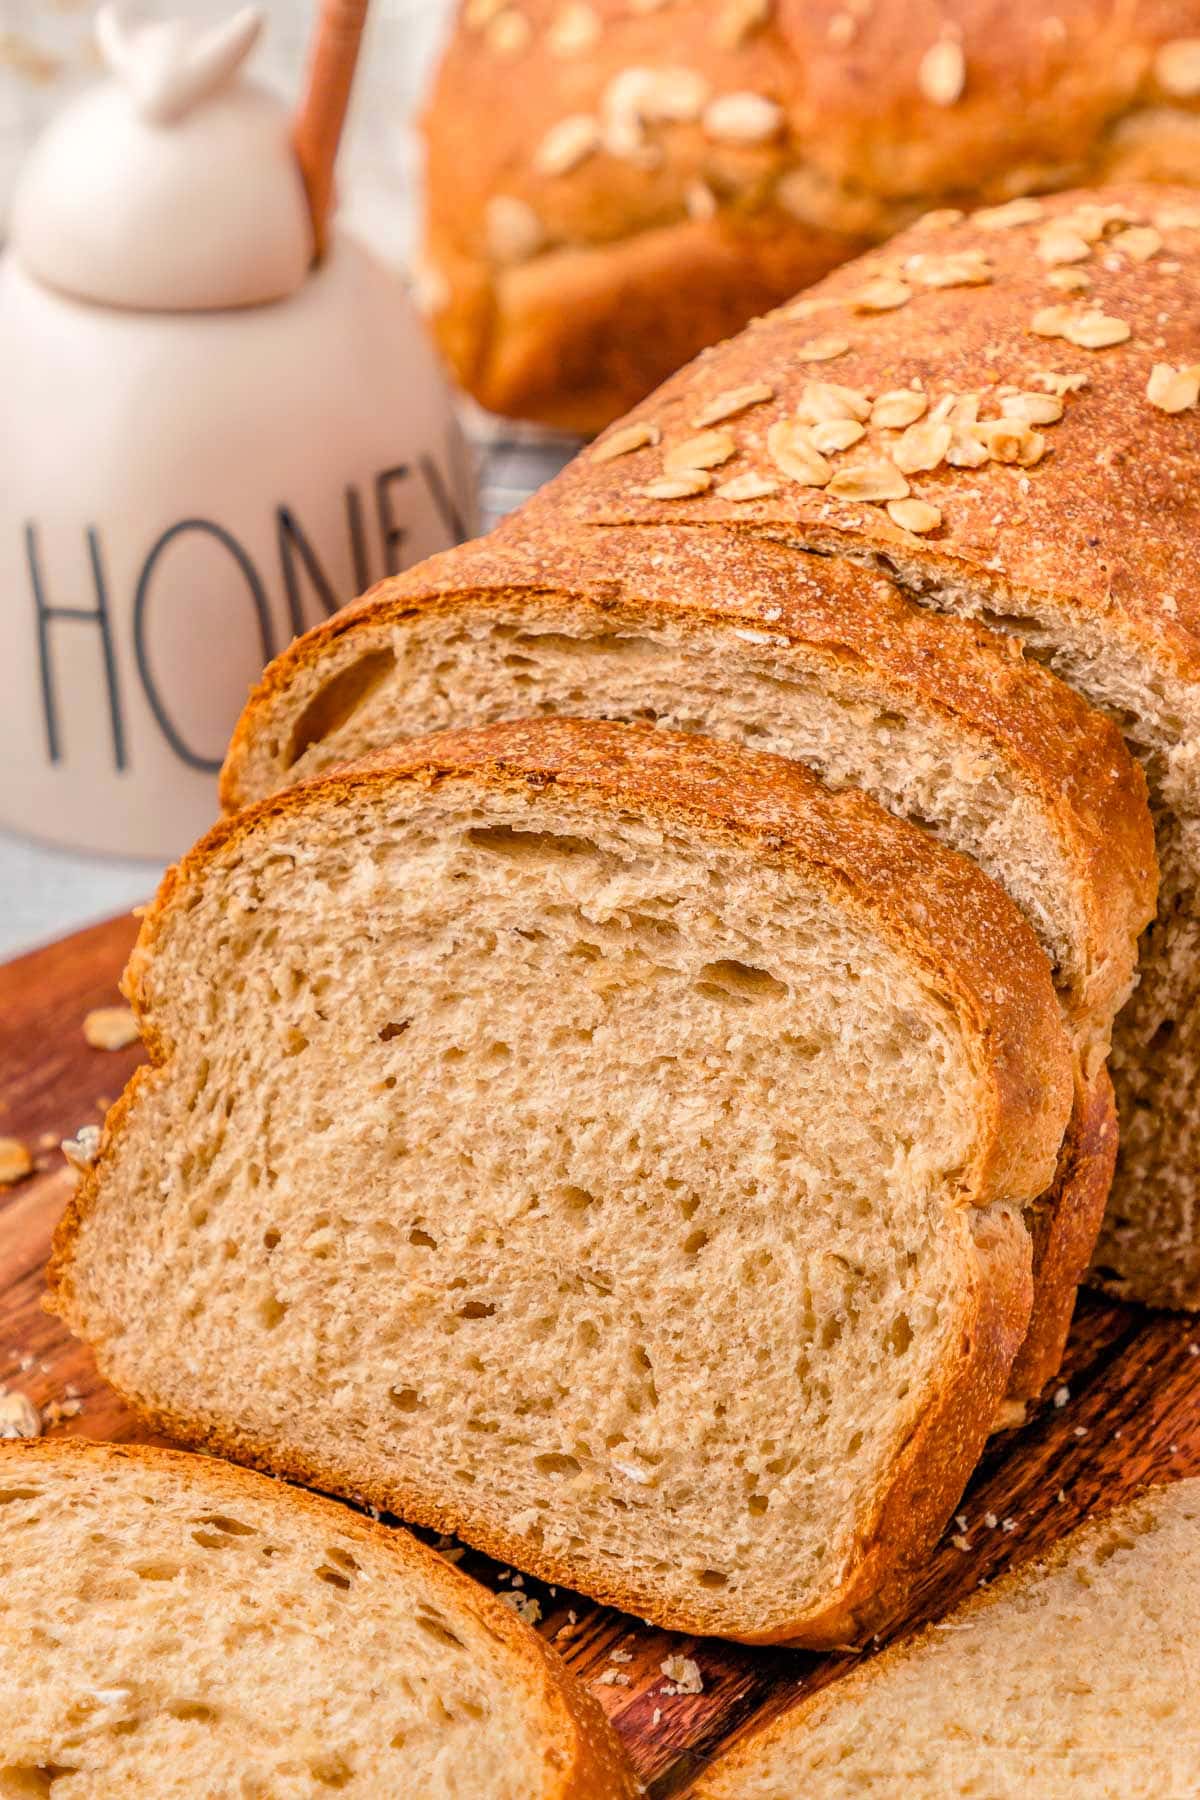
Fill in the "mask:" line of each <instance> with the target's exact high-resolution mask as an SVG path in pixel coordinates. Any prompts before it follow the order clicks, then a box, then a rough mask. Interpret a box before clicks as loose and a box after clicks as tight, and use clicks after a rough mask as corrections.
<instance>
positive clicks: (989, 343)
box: [545, 187, 1200, 1306]
mask: <svg viewBox="0 0 1200 1800" xmlns="http://www.w3.org/2000/svg"><path fill="white" fill-rule="evenodd" d="M881 294H886V296H887V297H888V298H889V299H890V301H892V302H895V304H894V305H892V307H891V309H890V310H888V311H884V312H878V311H873V310H864V302H865V301H866V300H869V301H870V303H871V305H872V306H873V305H874V304H875V302H876V301H877V300H878V299H879V298H880V297H881ZM1198 295H1200V195H1197V194H1196V193H1195V192H1194V191H1192V190H1186V189H1161V190H1158V189H1155V188H1149V187H1131V188H1124V189H1117V190H1110V191H1107V192H1105V193H1101V194H1098V195H1086V194H1073V195H1061V196H1058V197H1056V198H1054V199H1052V200H1046V201H1041V202H1034V201H1028V202H1021V203H1020V204H1019V205H1017V206H1015V207H1010V208H1006V209H1002V210H1001V211H1000V212H999V213H994V212H993V213H990V214H975V215H974V216H973V217H972V218H970V219H965V220H957V221H955V220H949V221H947V220H933V221H928V222H926V223H925V224H924V225H923V226H919V227H916V228H914V230H913V231H912V232H909V233H906V234H902V235H901V236H900V237H899V238H897V239H895V240H893V241H892V243H891V244H889V245H888V246H887V247H886V248H885V249H883V250H881V251H878V252H875V253H872V255H870V256H868V257H865V258H863V259H861V260H860V261H859V262H858V263H856V264H854V265H852V266H851V267H849V268H846V269H841V270H838V271H837V272H836V273H835V274H833V275H831V276H829V277H828V278H827V279H826V280H825V281H824V282H822V283H821V284H820V285H819V286H818V287H817V288H815V289H814V290H813V291H812V292H811V294H810V295H808V296H806V297H804V298H803V299H802V300H801V301H799V302H797V303H795V304H794V305H792V306H790V307H786V308H784V309H783V311H782V312H780V313H777V314H775V315H773V316H772V317H770V318H768V319H765V320H761V321H760V322H759V323H758V324H757V325H755V326H754V327H753V328H752V329H751V330H749V331H748V332H746V333H744V334H743V335H742V336H741V337H740V338H736V339H734V340H733V341H732V342H730V343H729V344H726V345H724V346H723V347H722V348H721V349H720V350H719V351H716V352H714V353H712V354H711V355H710V356H708V357H706V358H703V359H701V360H700V361H699V362H697V364H696V365H695V367H694V368H692V369H688V370H685V371H683V372H682V373H681V374H680V375H678V376H676V377H675V378H674V379H673V380H672V381H670V382H668V383H667V384H666V385H665V386H664V387H663V388H662V389H661V390H660V391H659V392H658V393H657V394H656V395H655V396H654V397H653V399H652V400H651V401H649V402H647V403H646V405H645V406H644V407H642V408H641V409H639V411H638V412H637V413H635V414H634V415H633V417H632V418H631V419H630V420H629V421H628V422H627V423H626V424H625V425H624V426H622V427H619V428H617V430H616V431H614V432H613V433H612V434H611V435H610V436H609V437H607V438H606V439H604V440H602V442H601V443H600V444H599V445H598V446H597V447H596V448H595V449H594V450H592V451H591V452H590V454H587V455H585V456H583V457H581V458H579V459H578V460H577V461H576V462H575V463H573V464H572V465H571V466H570V467H569V468H568V469H567V470H566V471H565V472H564V474H563V475H562V476H561V477H559V479H558V481H557V483H555V484H554V485H553V486H552V487H551V488H550V489H549V490H547V494H546V502H545V503H547V504H553V505H554V507H555V510H556V515H557V517H558V520H559V522H560V524H561V526H562V528H563V530H564V531H575V530H578V528H579V526H580V525H582V524H583V523H585V522H586V523H589V524H593V525H604V526H606V527H609V526H612V525H631V524H638V525H649V524H680V525H683V524H687V525H688V526H689V527H690V529H691V530H693V531H696V532H699V533H702V534H704V537H705V539H707V537H708V536H710V535H716V534H717V533H718V532H719V533H722V534H723V533H725V532H728V531H730V530H733V531H736V532H737V533H738V534H739V535H740V534H745V533H749V534H753V535H762V536H766V537H770V538H772V539H774V540H775V541H777V542H782V543H785V544H787V545H789V546H790V547H792V548H793V549H795V550H797V551H808V552H813V551H817V552H820V553H823V554H825V555H831V556H838V557H846V558H849V559H852V560H855V561H858V562H861V563H863V564H866V565H868V566H871V567H883V568H885V569H887V570H889V571H890V572H891V573H892V575H893V577H894V579H895V580H896V581H897V582H898V584H899V585H900V586H901V587H902V588H903V589H904V590H905V591H906V592H907V593H909V594H911V595H913V596H914V597H915V598H916V599H917V600H919V601H920V602H921V604H923V605H925V606H928V607H932V608H934V609H936V610H938V611H940V612H949V613H961V614H965V615H967V616H970V617H974V618H976V619H979V620H982V621H984V622H986V623H988V624H990V625H991V626H993V627H994V628H995V629H996V630H998V631H1001V632H1004V633H1007V634H1011V635H1014V636H1016V637H1017V638H1019V639H1021V640H1022V641H1023V642H1024V643H1025V644H1026V645H1027V646H1028V648H1029V650H1030V652H1031V653H1032V654H1033V655H1035V656H1037V657H1038V658H1039V659H1041V660H1043V661H1046V662H1048V663H1049V664H1050V665H1051V667H1052V668H1053V669H1054V670H1055V671H1056V672H1057V673H1058V674H1059V675H1060V676H1062V677H1063V679H1064V680H1066V681H1068V682H1069V683H1070V684H1071V685H1072V686H1074V687H1075V688H1076V689H1077V690H1078V691H1079V692H1080V693H1081V694H1082V695H1083V696H1084V697H1085V698H1086V699H1088V700H1090V701H1091V702H1092V703H1093V704H1094V705H1095V706H1096V707H1098V708H1099V709H1100V710H1101V711H1104V712H1106V713H1108V714H1109V716H1110V717H1112V718H1114V719H1115V720H1116V721H1117V722H1118V723H1119V724H1120V725H1121V726H1122V728H1123V730H1124V732H1125V735H1126V738H1127V740H1128V742H1129V744H1130V746H1131V748H1132V749H1133V750H1134V752H1135V754H1137V755H1138V756H1139V757H1140V759H1141V760H1142V763H1143V766H1144V768H1145V771H1146V775H1147V778H1148V782H1149V789H1150V798H1151V806H1152V809H1153V811H1154V813H1155V817H1156V822H1157V830H1158V853H1159V861H1160V865H1161V873H1162V887H1161V893H1160V899H1159V911H1158V918H1157V921H1156V923H1155V924H1154V925H1152V926H1151V928H1150V931H1149V932H1148V934H1147V936H1146V938H1145V940H1144V943H1143V950H1142V958H1141V973H1140V977H1139V981H1138V985H1137V988H1136V990H1135V992H1134V995H1133V998H1132V1000H1131V1001H1130V1003H1129V1005H1128V1006H1127V1007H1126V1009H1125V1011H1124V1013H1123V1015H1122V1017H1121V1019H1120V1021H1119V1023H1118V1027H1117V1031H1116V1034H1115V1038H1114V1051H1113V1075H1114V1082H1115V1085H1116V1089H1117V1100H1118V1110H1119V1112H1120V1118H1121V1140H1122V1141H1121V1151H1120V1157H1119V1161H1118V1166H1117V1173H1116V1179H1115V1186H1114V1192H1113V1197H1112V1200H1111V1201H1110V1204H1109V1210H1108V1215H1107V1218H1106V1222H1105V1225H1104V1229H1103V1231H1102V1234H1101V1240H1100V1244H1099V1246H1098V1249H1097V1260H1096V1273H1097V1276H1098V1278H1099V1279H1100V1280H1101V1281H1102V1282H1103V1283H1104V1284H1105V1285H1106V1286H1108V1287H1109V1288H1111V1289H1112V1291H1114V1292H1116V1293H1118V1294H1121V1295H1123V1296H1127V1297H1130V1298H1137V1299H1141V1300H1146V1301H1149V1302H1151V1303H1156V1304H1164V1305H1171V1306H1197V1305H1200V1210H1198V1192H1197V1185H1196V1173H1195V1172H1196V1168H1197V1166H1200V1081H1198V1079H1197V1070H1198V1067H1200V1003H1198V1002H1200V896H1198V894H1197V878H1198V873H1200V576H1198V574H1197V564H1196V558H1195V539H1196V526H1197V518H1198V508H1197V487H1196V469H1197V467H1200V409H1198V408H1197V405H1196V395H1197V389H1198V387H1200V365H1197V363H1196V361H1195V356H1196V345H1197V341H1198V337H1200V299H1198ZM814 341H816V342H820V343H822V344H823V345H824V346H825V347H826V348H828V347H829V346H830V345H831V344H832V346H833V347H835V348H837V350H838V352H839V354H838V355H837V357H836V358H835V359H834V360H832V361H831V362H827V363H824V364H821V365H820V366H818V367H816V368H814V367H813V366H811V364H810V363H808V362H807V361H806V360H805V359H806V358H807V357H808V355H809V354H810V353H811V346H812V344H813V342H814ZM843 345H844V346H845V348H844V349H843V348H842V346H843ZM913 383H916V384H917V387H916V388H913V387H912V386H911V384H913ZM904 389H910V391H912V392H913V393H914V394H917V395H918V403H919V404H922V405H923V407H924V410H923V412H922V413H921V416H920V417H919V418H918V419H916V420H915V421H914V422H913V423H912V424H911V425H909V426H907V427H904V428H902V429H898V428H895V427H892V426H889V425H887V424H886V423H885V421H886V420H888V419H891V418H894V417H895V416H896V415H895V414H894V413H893V412H892V411H891V406H892V404H893V402H892V399H891V396H893V395H895V394H896V393H897V392H899V391H901V390H904ZM747 390H749V392H747ZM767 395H769V396H770V398H769V399H768V398H766V396H767ZM884 395H886V396H888V400H887V404H886V406H881V407H879V411H878V412H877V411H876V406H877V403H878V402H879V401H880V399H881V397H882V396H884ZM750 396H762V398H751V397H750ZM743 401H744V402H745V404H742V402H743ZM734 405H737V406H738V407H739V410H738V411H736V413H734V412H731V411H729V410H728V409H729V408H731V407H732V406H734ZM720 414H724V415H725V416H724V417H722V418H720V419H719V421H718V420H717V418H716V415H720ZM814 414H818V415H819V416H820V423H819V424H817V425H812V424H811V423H810V422H809V421H810V420H811V418H812V415H814ZM831 415H832V423H833V424H834V425H835V426H836V425H838V424H840V425H841V426H842V427H843V428H844V429H845V428H846V427H848V426H851V425H855V424H862V425H863V426H864V428H865V429H864V435H863V437H862V438H860V439H856V440H855V441H854V442H853V443H852V444H850V445H849V446H848V447H847V448H846V449H845V450H843V451H840V452H839V451H834V450H833V449H832V448H831V439H830V437H829V436H828V435H824V434H823V433H822V426H827V425H828V424H829V423H830V422H831V417H830V416H831ZM698 419H703V420H706V421H712V422H711V423H708V424H706V425H705V426H704V427H703V429H704V431H705V432H707V433H711V434H712V435H711V436H708V437H706V439H705V442H704V443H703V444H702V445H700V446H699V447H698V448H696V449H692V448H691V445H692V444H693V443H694V441H695V439H696V437H697V436H698V435H699V431H698V429H697V426H696V421H697V420H698ZM846 436H847V437H848V436H849V432H848V431H846ZM637 444H641V445H642V447H641V448H634V447H633V446H634V445H637ZM821 444H824V445H825V446H826V449H825V450H822V449H821V448H820V445H821ZM681 447H683V448H681ZM622 451H623V452H624V453H623V454H618V452H622ZM689 458H691V459H693V460H695V461H697V462H699V461H704V462H706V463H709V464H712V465H713V466H712V467H709V468H703V469H702V468H699V467H695V468H693V469H691V470H690V471H689V470H687V468H686V465H687V463H688V460H689ZM714 459H719V460H717V461H714Z"/></svg>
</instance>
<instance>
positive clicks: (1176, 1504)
mask: <svg viewBox="0 0 1200 1800" xmlns="http://www.w3.org/2000/svg"><path fill="white" fill-rule="evenodd" d="M1198 1592H1200V1481H1197V1480H1192V1481H1179V1482H1176V1483H1174V1484H1173V1485H1172V1486H1169V1487H1159V1488H1152V1489H1151V1490H1150V1491H1149V1492H1147V1493H1144V1494H1143V1495H1141V1496H1140V1497H1139V1498H1138V1499H1136V1500H1133V1501H1130V1502H1128V1503H1127V1504H1126V1505H1124V1506H1121V1507H1118V1508H1117V1509H1116V1510H1115V1511H1113V1512H1110V1513H1107V1514H1105V1515H1103V1516H1101V1517H1099V1518H1096V1519H1092V1520H1090V1521H1089V1522H1088V1523H1087V1524H1086V1525H1083V1526H1081V1527H1080V1528H1079V1529H1078V1530H1077V1531H1074V1532H1072V1533H1071V1534H1070V1536H1069V1537H1066V1538H1064V1539H1063V1540H1062V1542H1061V1543H1059V1544H1057V1545H1056V1546H1055V1548H1054V1549H1053V1550H1052V1551H1051V1552H1050V1554H1049V1556H1047V1557H1046V1558H1045V1559H1044V1560H1043V1561H1041V1562H1037V1563H1031V1564H1027V1565H1026V1566H1025V1567H1023V1568H1021V1569H1018V1570H1017V1571H1016V1572H1015V1573H1013V1574H1010V1575H1006V1576H1004V1577H1003V1578H1002V1579H1001V1580H999V1581H997V1582H996V1583H995V1584H994V1586H992V1587H990V1588H988V1589H987V1590H986V1591H985V1592H983V1593H980V1594H977V1595H975V1596H974V1597H973V1598H972V1599H970V1600H968V1601H967V1603H966V1604H965V1605H964V1606H960V1607H959V1608H958V1610H957V1611H956V1612H953V1613H952V1614H951V1615H950V1617H949V1618H948V1619H944V1620H943V1621H942V1622H941V1623H940V1624H937V1625H933V1626H930V1627H929V1628H928V1629H926V1630H925V1631H922V1632H920V1633H918V1635H917V1636H916V1637H914V1638H911V1639H909V1640H908V1641H907V1642H905V1643H901V1644H898V1645H896V1646H895V1647H894V1648H893V1649H890V1650H886V1651H884V1653H883V1654H882V1655H881V1656H876V1657H873V1658H871V1659H870V1660H869V1661H867V1662H864V1663H862V1664H860V1665H859V1666H858V1667H857V1668H856V1669H854V1670H853V1671H852V1672H851V1673H850V1674H848V1675H846V1676H844V1677H843V1678H842V1679H841V1680H839V1681H836V1682H834V1683H833V1684H832V1686H830V1687H826V1688H822V1689H821V1691H820V1692H819V1693H817V1694H814V1695H813V1696H812V1698H811V1699H809V1700H805V1701H802V1702H801V1704H800V1705H799V1706H796V1707H793V1708H792V1710H791V1711H790V1712H787V1713H785V1714H784V1715H783V1716H782V1718H780V1719H778V1720H776V1721H775V1722H774V1723H773V1724H772V1725H769V1726H767V1727H766V1728H765V1729H764V1730H761V1731H758V1732H756V1733H754V1734H752V1735H751V1736H750V1737H748V1738H747V1739H746V1740H745V1742H744V1743H742V1744H739V1745H738V1746H737V1747H736V1748H734V1749H733V1750H731V1751H729V1752H728V1754H727V1755H725V1756H723V1757H721V1758H720V1759H719V1760H718V1761H717V1762H716V1763H715V1764H714V1765H713V1767H712V1768H711V1769H710V1770H709V1771H708V1772H707V1774H705V1775H702V1776H701V1777H700V1780H699V1782H698V1784H697V1785H696V1786H695V1787H694V1788H691V1789H689V1793H691V1794H692V1795H694V1796H695V1800H795V1797H796V1796H798V1795H801V1794H803V1795H805V1796H811V1800H842V1797H843V1796H848V1795H852V1794H853V1795H859V1794H866V1795H876V1796H879V1800H884V1797H885V1796H891V1795H894V1796H896V1797H897V1800H899V1797H900V1796H904V1800H909V1797H910V1796H912V1797H914V1800H922V1797H924V1800H942V1796H944V1795H947V1794H980V1795H987V1796H988V1800H1029V1796H1030V1795H1033V1794H1037V1795H1044V1796H1047V1797H1048V1800H1161V1797H1163V1796H1166V1795H1183V1794H1191V1793H1194V1792H1195V1787H1196V1769H1197V1766H1200V1725H1198V1724H1197V1719H1196V1652H1195V1643H1196V1625H1197V1621H1196V1596H1197V1593H1198Z"/></svg>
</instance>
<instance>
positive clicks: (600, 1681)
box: [596, 1669, 629, 1687]
mask: <svg viewBox="0 0 1200 1800" xmlns="http://www.w3.org/2000/svg"><path fill="white" fill-rule="evenodd" d="M596 1686H597V1687H628V1686H629V1677H628V1675H626V1674H624V1673H623V1672H622V1671H621V1670H620V1669H605V1670H604V1673H603V1674H602V1675H597V1677H596Z"/></svg>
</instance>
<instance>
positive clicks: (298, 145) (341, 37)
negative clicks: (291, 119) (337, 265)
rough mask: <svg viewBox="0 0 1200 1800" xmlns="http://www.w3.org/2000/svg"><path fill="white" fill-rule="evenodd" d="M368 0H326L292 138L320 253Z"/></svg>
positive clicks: (311, 51) (324, 242) (310, 56)
mask: <svg viewBox="0 0 1200 1800" xmlns="http://www.w3.org/2000/svg"><path fill="white" fill-rule="evenodd" d="M367 3H368V0H322V4H321V9H320V12H319V13H318V15H317V23H316V29H315V30H314V32H313V38H312V46H311V48H310V50H309V56H308V66H307V69H306V70H305V78H304V91H303V93H302V95H301V98H300V104H299V106H298V107H297V109H296V122H295V125H294V127H293V131H292V143H293V145H294V147H295V151H296V157H297V160H298V161H299V164H300V173H301V176H302V178H303V181H304V188H305V192H306V193H307V195H308V205H309V211H310V213H311V215H312V224H313V242H314V246H315V256H316V259H317V260H318V261H319V260H320V258H321V257H322V256H323V255H324V252H325V245H326V224H327V221H328V216H329V208H330V203H331V201H332V199H333V166H334V162H335V161H336V158H337V152H338V144H339V142H340V141H341V136H342V127H343V125H344V124H345V122H346V109H347V107H348V106H349V104H350V89H351V87H352V86H353V84H354V70H355V66H356V64H357V62H358V50H359V45H360V43H361V41H362V33H363V26H364V24H365V22H366V17H367Z"/></svg>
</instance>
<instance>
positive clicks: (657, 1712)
mask: <svg viewBox="0 0 1200 1800" xmlns="http://www.w3.org/2000/svg"><path fill="white" fill-rule="evenodd" d="M661 1718H662V1707H661V1706H656V1707H655V1709H654V1712H653V1714H652V1715H651V1718H650V1723H651V1724H652V1725H657V1724H658V1723H659V1721H660V1720H661Z"/></svg>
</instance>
